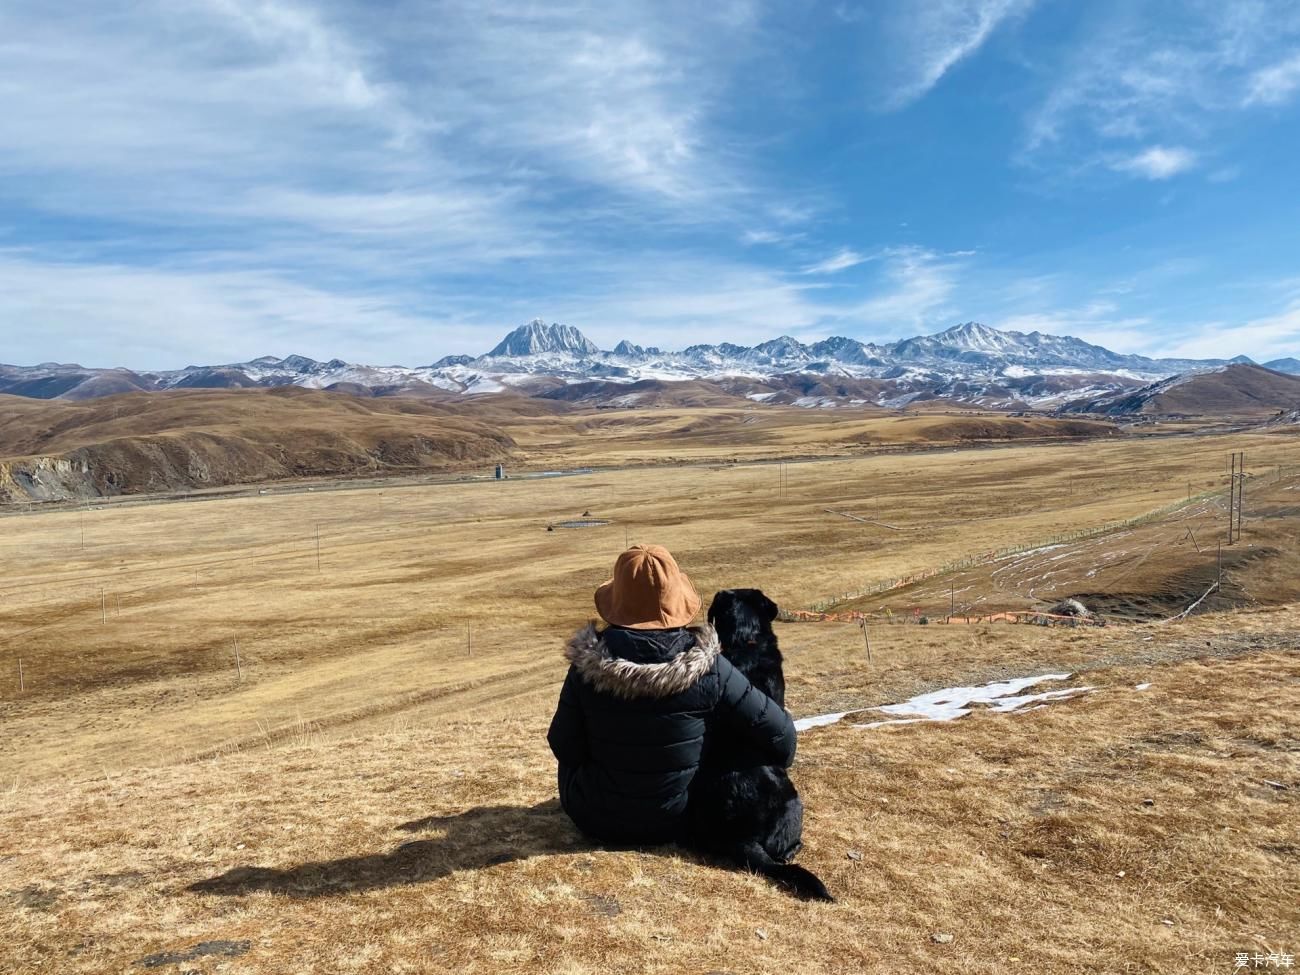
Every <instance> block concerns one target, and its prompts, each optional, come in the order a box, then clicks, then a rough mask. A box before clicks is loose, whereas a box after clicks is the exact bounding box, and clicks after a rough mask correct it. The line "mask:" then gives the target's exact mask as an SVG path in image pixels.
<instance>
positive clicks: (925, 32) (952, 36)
mask: <svg viewBox="0 0 1300 975" xmlns="http://www.w3.org/2000/svg"><path fill="white" fill-rule="evenodd" d="M1033 3H1034V0H931V2H928V3H914V2H910V0H907V2H904V3H901V4H893V5H892V9H890V10H889V12H888V13H886V15H885V17H884V18H883V19H884V21H885V23H886V24H887V25H888V29H889V32H890V33H891V34H892V35H893V36H892V38H891V42H892V43H891V44H890V46H889V47H888V48H887V49H885V50H884V51H882V52H879V53H878V54H877V55H876V56H878V57H882V58H885V59H888V61H889V63H888V68H889V70H890V79H889V81H890V90H889V91H888V92H887V94H886V96H885V99H886V106H887V107H889V108H901V107H903V106H905V105H908V104H910V103H912V102H914V101H916V100H917V99H919V98H921V97H923V96H924V95H925V94H926V93H927V92H928V91H930V89H932V88H933V87H934V86H935V85H937V84H938V83H939V82H940V80H942V78H943V77H944V75H946V74H947V73H948V72H949V71H951V70H952V69H953V67H955V66H956V65H957V64H958V63H959V62H961V61H962V60H964V59H965V58H968V57H970V56H971V55H973V54H974V53H975V52H976V51H978V50H979V49H980V48H981V47H983V46H984V44H985V42H987V41H988V39H989V37H990V36H991V35H992V34H993V32H994V31H995V30H996V29H997V28H998V27H999V26H1000V25H1001V24H1003V23H1004V22H1006V21H1007V20H1009V19H1011V18H1013V17H1015V16H1018V15H1021V14H1023V13H1025V12H1026V11H1028V10H1029V9H1030V7H1032V6H1033ZM841 8H843V5H841ZM841 8H837V16H839V17H840V18H841V19H850V18H848V17H846V13H847V12H848V11H846V10H844V9H841ZM872 13H873V14H874V15H875V16H873V17H872V18H871V19H872V20H873V21H876V22H879V21H880V20H881V19H882V18H880V16H879V13H880V10H879V8H875V7H873V8H872Z"/></svg>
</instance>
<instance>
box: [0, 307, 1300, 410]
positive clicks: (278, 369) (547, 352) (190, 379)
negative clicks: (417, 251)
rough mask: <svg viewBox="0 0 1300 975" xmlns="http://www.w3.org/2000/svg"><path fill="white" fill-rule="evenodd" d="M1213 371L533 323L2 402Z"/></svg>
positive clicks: (1064, 356) (1071, 378) (1033, 382)
mask: <svg viewBox="0 0 1300 975" xmlns="http://www.w3.org/2000/svg"><path fill="white" fill-rule="evenodd" d="M1243 358H1244V357H1243ZM1245 361H1247V362H1249V360H1245ZM1288 362H1294V360H1279V362H1278V364H1279V365H1280V366H1285V364H1286V363H1288ZM1222 365H1224V360H1205V361H1197V360H1182V359H1149V358H1146V357H1144V356H1135V355H1121V354H1118V353H1115V352H1111V351H1110V350H1108V349H1104V348H1102V347H1101V346H1096V345H1091V344H1089V343H1087V342H1084V341H1082V340H1080V339H1077V338H1073V337H1070V336H1054V335H1045V334H1043V333H1041V332H1030V333H1028V334H1025V333H1022V332H1014V331H1003V330H1000V329H996V328H991V327H989V326H987V325H982V324H979V323H978V322H966V323H963V324H960V325H954V326H953V327H952V328H949V329H946V330H944V331H942V332H938V333H936V334H934V335H921V336H914V337H912V338H908V339H902V340H900V341H897V342H891V343H887V344H884V345H877V344H875V343H863V342H860V341H858V340H857V339H852V338H848V337H846V336H833V337H831V338H827V339H822V340H820V341H817V342H813V343H811V344H804V343H802V342H800V341H799V340H798V339H796V338H794V337H792V336H790V335H782V336H779V337H777V338H774V339H770V340H769V341H766V342H761V343H759V344H758V345H755V346H752V347H750V346H742V345H734V344H732V343H728V342H724V343H721V344H719V345H703V344H701V345H692V346H689V347H688V348H685V349H683V350H681V351H677V352H673V351H667V352H666V351H663V350H660V349H658V348H654V347H642V346H640V345H637V344H636V343H633V342H631V341H630V340H627V339H624V340H623V341H621V342H619V343H618V345H617V346H616V347H615V348H614V349H613V350H612V351H603V350H601V349H600V348H599V347H598V346H597V345H596V344H595V343H594V342H592V341H591V340H590V339H588V338H587V337H586V336H585V335H583V334H582V332H581V331H579V330H578V329H577V328H574V327H573V326H571V325H562V324H558V323H551V324H547V323H546V322H544V321H543V320H542V319H540V318H538V319H533V320H532V321H530V322H528V323H527V324H524V325H521V326H520V327H519V328H516V329H514V330H513V331H512V332H510V333H509V334H508V335H507V336H506V337H505V338H504V339H502V340H501V342H499V343H498V344H497V345H496V346H495V347H494V348H493V349H492V350H491V351H490V352H488V353H486V354H484V355H480V356H477V357H476V356H468V355H452V356H445V357H443V358H441V359H438V360H437V361H436V362H434V363H433V364H432V365H429V366H419V367H406V366H369V365H358V364H354V363H348V362H344V361H343V360H341V359H331V360H329V361H328V362H319V361H317V360H314V359H310V358H308V357H306V356H302V355H290V356H287V357H285V358H283V359H277V358H275V357H274V356H263V357H261V358H258V359H253V360H252V361H250V362H241V363H226V364H223V365H212V366H187V367H186V368H185V369H181V370H176V371H172V372H161V373H141V374H138V375H137V374H135V373H131V372H129V371H127V370H122V369H117V370H102V369H84V368H82V367H80V366H63V365H57V364H52V363H46V364H43V365H41V366H31V367H18V366H0V393H3V392H10V393H15V394H17V395H27V396H36V397H40V398H55V397H59V398H74V397H80V398H84V397H89V396H95V395H101V394H103V395H106V394H109V393H112V392H120V391H124V390H129V389H144V390H150V389H171V388H178V387H180V388H183V387H194V386H243V385H258V386H282V385H296V386H304V387H308V388H315V389H328V388H331V387H335V388H339V389H357V388H360V387H364V388H367V389H369V390H371V391H372V392H374V393H376V394H377V395H389V394H392V393H395V392H405V393H406V394H407V395H421V391H434V390H441V391H446V392H450V393H462V394H481V393H487V392H503V391H507V390H516V391H519V392H523V393H528V394H533V395H536V394H538V393H540V392H544V391H546V390H551V389H554V388H555V387H556V384H561V385H562V384H564V383H591V382H596V383H608V384H616V385H627V384H633V383H641V382H645V381H655V382H682V381H688V380H705V381H713V382H716V381H720V380H727V387H726V388H727V389H728V391H729V392H730V393H732V394H733V395H738V396H749V397H751V399H752V400H753V401H755V402H759V401H762V402H794V403H798V404H800V405H816V406H819V407H820V406H826V405H832V404H834V405H847V404H852V403H861V402H870V403H875V404H879V405H886V406H898V405H902V404H905V403H909V402H914V401H917V400H922V401H923V400H928V399H936V398H938V399H945V400H952V401H957V402H964V403H970V404H973V405H979V406H989V407H1002V408H1021V407H1031V408H1040V409H1041V408H1054V407H1057V406H1059V405H1061V404H1062V403H1064V402H1066V401H1080V400H1083V399H1085V398H1086V399H1087V400H1090V401H1095V400H1101V399H1102V398H1104V397H1106V396H1107V395H1110V394H1114V393H1119V392H1124V391H1132V390H1134V389H1136V388H1137V387H1138V386H1140V385H1141V384H1143V383H1150V382H1152V381H1153V380H1161V379H1165V378H1167V377H1170V376H1172V375H1175V374H1181V373H1186V372H1195V371H1202V370H1206V369H1212V368H1216V367H1219V366H1222ZM109 373H112V378H111V380H110V379H109V378H108V374H109ZM796 375H798V376H805V377H811V379H812V381H811V382H810V383H806V384H805V383H796V384H794V385H807V386H809V389H811V388H813V387H818V392H816V393H814V392H810V391H803V392H795V390H794V389H793V387H792V385H791V383H790V382H788V381H787V380H785V379H781V380H779V381H776V382H775V383H774V384H772V381H773V380H774V379H775V378H776V377H790V376H796ZM852 381H856V384H855V382H852ZM837 383H838V384H840V386H841V387H843V392H842V393H838V392H829V393H825V392H821V391H820V390H821V388H822V387H825V388H831V387H834V386H835V385H836V384H837ZM863 383H866V386H862V385H861V384H863ZM737 384H738V385H737ZM846 384H847V385H846ZM849 387H853V388H852V389H850V388H849ZM78 390H80V392H78ZM101 390H102V391H103V392H102V393H101V392H100V391H101ZM769 394H772V395H769ZM760 397H761V398H762V399H759V398H760Z"/></svg>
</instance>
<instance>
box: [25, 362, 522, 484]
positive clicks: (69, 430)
mask: <svg viewBox="0 0 1300 975" xmlns="http://www.w3.org/2000/svg"><path fill="white" fill-rule="evenodd" d="M513 447H514V441H513V440H512V439H511V438H510V437H509V436H507V435H506V434H505V433H503V432H501V430H500V429H498V428H497V427H495V426H494V425H491V424H489V423H485V422H482V421H479V420H470V419H465V418H463V417H458V416H455V415H454V414H453V413H452V412H451V411H450V410H448V409H447V408H445V407H439V406H438V405H436V404H432V403H426V402H422V401H420V400H415V399H402V398H395V399H358V398H355V397H352V396H346V395H340V394H338V393H326V392H320V391H317V390H306V389H300V388H298V387H281V388H276V389H230V390H219V391H218V390H184V391H171V392H166V393H152V394H143V393H133V394H128V395H125V396H114V397H110V398H107V399H97V400H92V401H89V402H85V403H70V402H50V401H42V400H31V399H22V398H19V397H12V396H0V499H6V500H10V501H26V500H60V499H66V498H84V497H100V496H107V495H116V494H132V493H138V492H152V491H174V490H185V489H190V488H195V487H212V486H220V485H224V484H235V483H254V482H260V481H268V480H276V479H279V478H288V477H303V476H331V475H348V474H357V473H363V472H376V473H378V472H385V471H397V470H410V469H421V468H437V469H454V468H457V467H461V466H464V465H466V464H470V463H472V464H475V465H482V464H485V463H488V462H490V461H494V460H497V459H501V458H504V457H506V456H509V454H510V451H511V450H512V448H513Z"/></svg>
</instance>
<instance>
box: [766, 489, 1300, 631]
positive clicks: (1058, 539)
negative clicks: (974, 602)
mask: <svg viewBox="0 0 1300 975" xmlns="http://www.w3.org/2000/svg"><path fill="white" fill-rule="evenodd" d="M1282 478H1283V473H1282V468H1280V467H1279V468H1278V469H1277V472H1276V474H1274V475H1273V476H1269V475H1267V474H1261V475H1258V476H1257V477H1253V478H1251V480H1252V481H1254V482H1256V483H1257V484H1265V483H1268V482H1269V481H1281V480H1282ZM1226 493H1227V488H1214V489H1212V490H1210V491H1202V492H1201V493H1200V494H1196V495H1193V496H1192V497H1190V498H1180V499H1179V500H1177V501H1173V502H1170V503H1169V504H1166V505H1162V506H1161V507H1159V508H1155V509H1153V510H1151V511H1148V512H1146V513H1145V514H1141V515H1137V516H1135V517H1133V518H1126V519H1124V520H1123V521H1113V522H1109V523H1107V524H1104V525H1096V526H1094V527H1092V528H1080V529H1078V530H1077V531H1072V532H1063V533H1061V534H1057V535H1053V536H1051V537H1050V538H1048V539H1046V540H1039V541H1035V542H1026V543H1024V544H1022V545H1010V546H1007V547H1005V548H1000V549H994V550H992V551H989V552H981V553H979V554H978V555H968V556H966V557H964V558H960V559H954V560H953V561H951V562H945V563H944V564H943V565H940V566H936V567H935V568H931V569H921V570H920V571H918V572H912V573H908V574H907V575H902V576H894V577H893V578H890V579H882V580H879V581H877V582H873V583H870V584H869V585H866V586H863V587H862V588H861V589H855V590H853V591H850V592H845V593H840V594H839V595H838V596H830V597H827V598H826V599H822V600H819V601H818V602H815V603H813V604H812V605H811V606H809V607H808V611H809V612H812V613H825V612H827V611H828V610H831V609H834V608H835V607H836V606H841V605H843V604H844V603H849V602H853V601H854V600H855V599H864V598H866V597H867V596H879V595H881V594H882V593H886V592H891V591H892V590H894V589H903V588H905V587H907V586H910V585H913V584H914V583H917V582H924V581H925V580H927V579H933V578H935V577H936V576H941V575H946V574H948V573H950V572H959V571H961V570H962V569H970V568H973V567H975V566H977V565H985V564H987V563H989V562H996V561H998V560H999V559H1005V558H1008V557H1010V556H1013V555H1023V554H1024V553H1025V552H1033V551H1035V550H1037V549H1040V548H1047V547H1048V546H1050V545H1063V544H1065V543H1067V542H1077V541H1082V540H1084V539H1087V538H1096V537H1097V536H1099V535H1106V534H1109V533H1111V532H1116V531H1122V530H1123V529H1125V528H1136V527H1137V526H1139V525H1145V524H1148V523H1149V522H1152V521H1155V520H1157V519H1159V518H1163V517H1165V516H1166V515H1169V514H1173V513H1174V512H1175V511H1180V510H1182V509H1183V508H1188V507H1191V506H1192V505H1194V504H1199V503H1200V502H1202V501H1205V500H1207V499H1209V498H1214V497H1218V496H1220V495H1226ZM785 615H786V614H783V618H785ZM791 618H793V617H791Z"/></svg>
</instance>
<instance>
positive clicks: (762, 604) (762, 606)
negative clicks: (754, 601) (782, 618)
mask: <svg viewBox="0 0 1300 975" xmlns="http://www.w3.org/2000/svg"><path fill="white" fill-rule="evenodd" d="M758 606H759V612H760V613H761V614H762V616H763V619H765V620H766V621H767V622H769V623H771V622H772V621H773V620H774V619H776V616H777V613H779V612H781V611H780V609H778V608H777V605H776V603H774V602H772V600H770V599H768V598H767V596H766V595H765V594H764V592H763V590H761V589H760V590H759V591H758Z"/></svg>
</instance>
